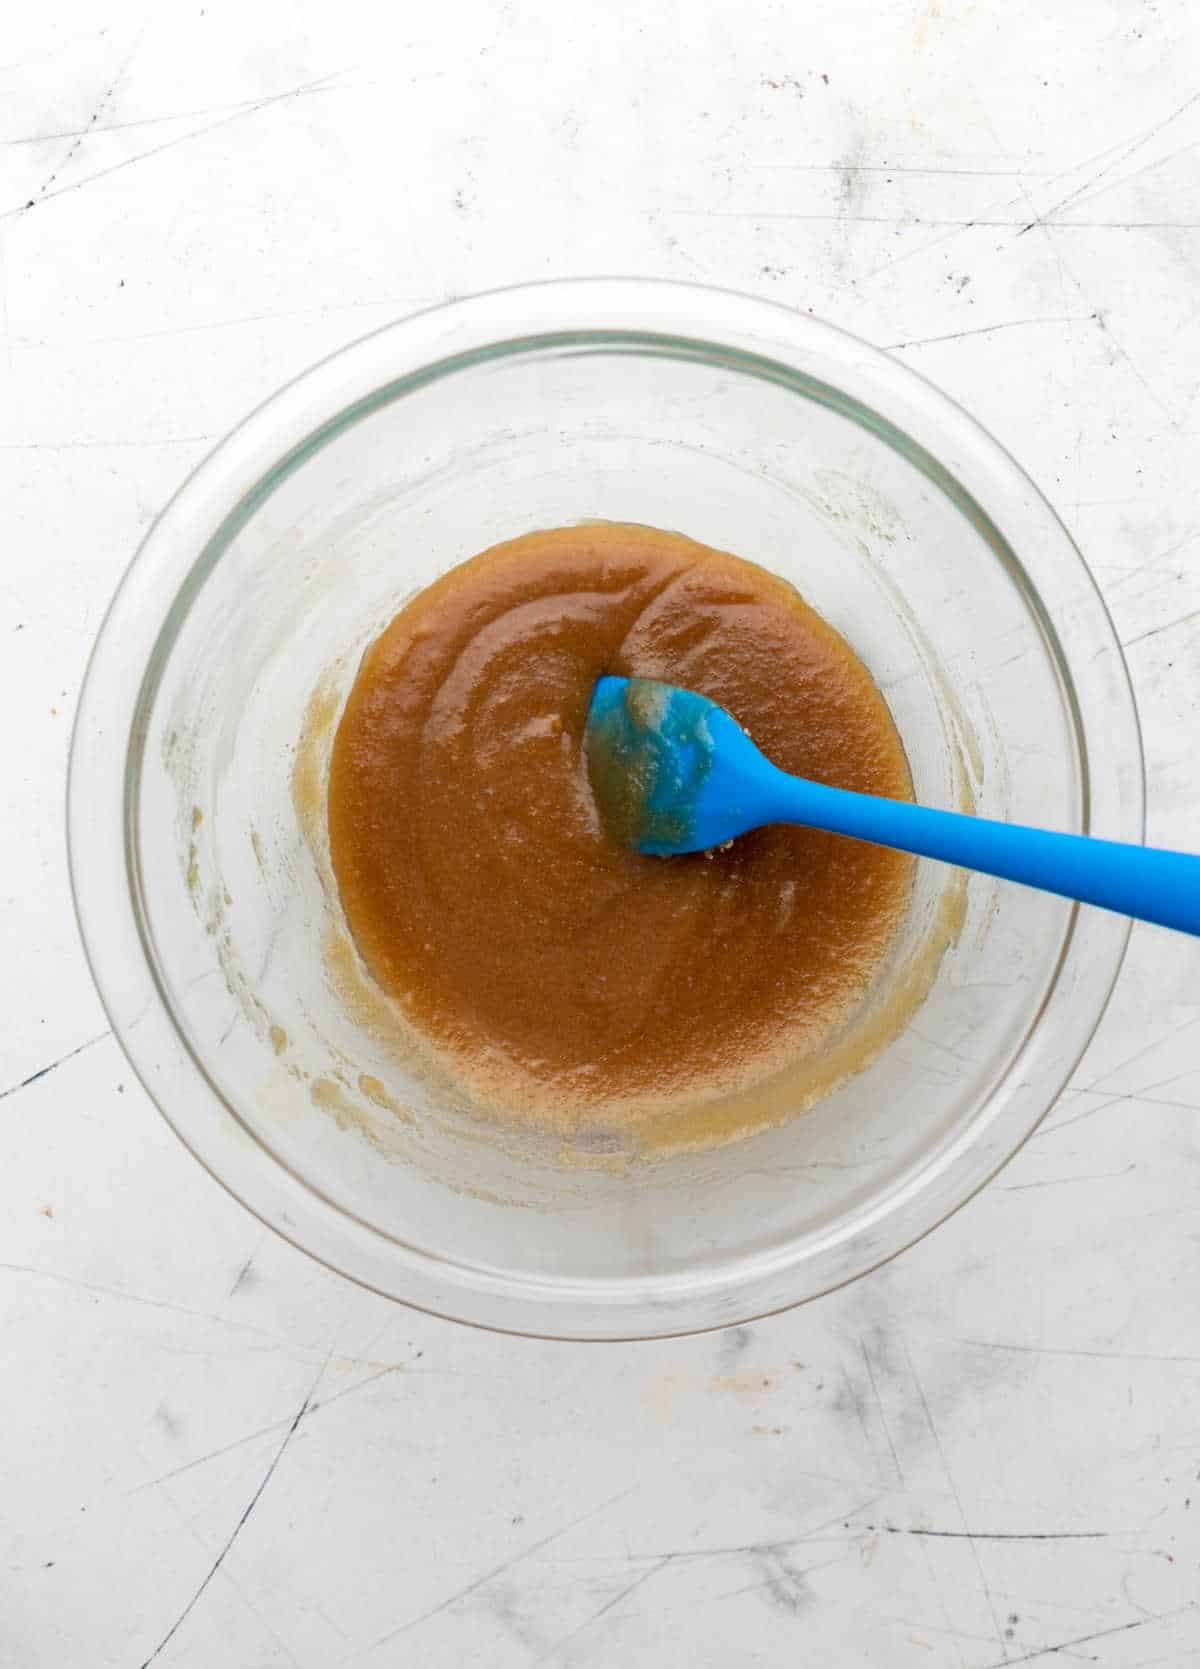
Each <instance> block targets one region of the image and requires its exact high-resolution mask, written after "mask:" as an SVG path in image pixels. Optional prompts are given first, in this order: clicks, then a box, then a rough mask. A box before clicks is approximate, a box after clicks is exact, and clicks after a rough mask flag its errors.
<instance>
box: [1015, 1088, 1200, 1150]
mask: <svg viewBox="0 0 1200 1669" xmlns="http://www.w3.org/2000/svg"><path fill="white" fill-rule="evenodd" d="M1180 1076H1181V1077H1187V1076H1188V1074H1187V1073H1181V1074H1180ZM1170 1081H1171V1080H1170V1079H1168V1080H1167V1082H1168V1083H1169V1082H1170ZM1071 1093H1072V1094H1074V1095H1091V1096H1095V1097H1096V1098H1097V1099H1098V1101H1099V1103H1100V1104H1099V1106H1097V1107H1085V1108H1084V1110H1083V1112H1081V1113H1076V1114H1075V1116H1074V1117H1073V1118H1066V1119H1063V1120H1062V1122H1061V1123H1059V1124H1051V1125H1049V1126H1048V1127H1047V1128H1046V1129H1044V1130H1038V1131H1035V1132H1034V1135H1033V1137H1032V1138H1031V1140H1034V1141H1037V1140H1040V1139H1041V1138H1042V1137H1044V1136H1057V1135H1058V1134H1059V1133H1060V1131H1063V1130H1069V1129H1070V1128H1071V1126H1072V1125H1073V1124H1082V1123H1083V1121H1084V1119H1088V1118H1095V1116H1096V1114H1097V1113H1111V1112H1113V1111H1115V1109H1116V1108H1118V1107H1122V1106H1124V1105H1125V1104H1126V1103H1127V1102H1133V1101H1136V1102H1137V1103H1138V1104H1139V1105H1140V1106H1143V1107H1171V1108H1174V1109H1176V1110H1177V1111H1179V1112H1185V1113H1198V1112H1200V1107H1197V1105H1196V1103H1195V1102H1194V1101H1171V1100H1168V1099H1167V1097H1166V1096H1164V1095H1144V1094H1143V1093H1142V1092H1141V1091H1140V1090H1130V1091H1129V1093H1128V1094H1127V1095H1114V1094H1112V1093H1111V1092H1107V1091H1105V1090H1099V1089H1078V1090H1074V1091H1072V1092H1071Z"/></svg>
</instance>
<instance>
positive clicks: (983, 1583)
mask: <svg viewBox="0 0 1200 1669" xmlns="http://www.w3.org/2000/svg"><path fill="white" fill-rule="evenodd" d="M904 1355H905V1357H906V1359H907V1361H908V1371H909V1373H910V1374H911V1376H912V1382H913V1384H914V1385H915V1386H916V1388H917V1396H918V1397H919V1398H920V1399H921V1407H922V1409H923V1410H924V1413H925V1424H926V1425H927V1426H928V1427H929V1435H930V1436H931V1437H932V1438H933V1444H934V1447H935V1448H936V1450H937V1452H938V1459H939V1460H940V1461H941V1463H942V1471H943V1472H944V1473H945V1474H946V1482H947V1483H948V1484H949V1485H950V1493H951V1495H952V1496H953V1497H954V1505H955V1506H956V1507H957V1508H958V1516H959V1518H960V1519H961V1521H962V1524H963V1529H964V1532H965V1539H966V1541H967V1542H968V1543H969V1544H970V1548H971V1554H972V1557H973V1559H974V1561H975V1569H976V1572H977V1573H978V1576H979V1585H980V1587H981V1588H982V1589H983V1597H984V1599H985V1600H986V1602H987V1608H988V1613H989V1615H990V1617H991V1619H992V1628H993V1629H994V1630H995V1639H996V1642H997V1644H998V1645H999V1646H1000V1650H1001V1652H1002V1653H1003V1654H1004V1656H1003V1661H1004V1662H1007V1661H1008V1648H1007V1646H1005V1645H1004V1643H1003V1642H1004V1634H1003V1631H1002V1629H1001V1627H1000V1619H999V1617H998V1616H997V1614H996V1603H995V1601H994V1600H993V1598H992V1591H991V1589H990V1588H989V1587H988V1580H987V1575H986V1573H985V1571H984V1568H983V1560H982V1559H981V1558H980V1557H979V1548H978V1546H977V1545H976V1538H975V1536H974V1535H973V1534H972V1533H971V1532H970V1531H969V1530H968V1529H967V1515H966V1512H965V1511H964V1509H963V1504H962V1497H961V1495H960V1494H959V1492H958V1484H957V1483H956V1482H955V1479H954V1473H953V1472H952V1471H951V1470H950V1462H949V1460H948V1459H947V1456H946V1450H945V1448H944V1446H943V1444H942V1439H941V1435H940V1433H939V1432H938V1429H937V1426H936V1425H935V1424H934V1421H933V1413H932V1410H931V1409H930V1407H929V1398H928V1397H927V1396H926V1395H925V1387H924V1385H922V1383H921V1376H920V1374H918V1372H917V1368H916V1363H915V1362H914V1361H913V1359H912V1353H911V1352H910V1350H909V1349H908V1346H907V1345H905V1347H904Z"/></svg>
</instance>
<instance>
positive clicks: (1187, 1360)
mask: <svg viewBox="0 0 1200 1669" xmlns="http://www.w3.org/2000/svg"><path fill="white" fill-rule="evenodd" d="M954 1342H955V1344H965V1345H970V1346H973V1347H974V1348H975V1349H977V1350H1017V1351H1021V1352H1022V1353H1023V1354H1025V1355H1028V1356H1066V1357H1074V1356H1085V1357H1088V1358H1089V1359H1090V1360H1092V1361H1098V1362H1171V1363H1174V1364H1175V1365H1176V1366H1179V1367H1192V1366H1195V1365H1196V1364H1197V1363H1200V1356H1186V1355H1176V1356H1172V1355H1169V1354H1167V1353H1166V1352H1165V1351H1153V1350H1087V1349H1082V1348H1081V1349H1073V1348H1072V1347H1071V1346H1070V1345H1043V1344H1010V1343H1009V1342H1008V1341H1007V1340H1005V1339H957V1338H956V1339H955V1341H954Z"/></svg>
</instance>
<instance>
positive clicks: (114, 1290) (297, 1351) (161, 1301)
mask: <svg viewBox="0 0 1200 1669" xmlns="http://www.w3.org/2000/svg"><path fill="white" fill-rule="evenodd" d="M0 1271H4V1272H5V1273H6V1274H10V1275H29V1276H32V1277H33V1278H34V1279H35V1280H41V1281H55V1282H57V1283H58V1285H59V1286H64V1287H73V1288H75V1289H76V1290H77V1291H79V1292H88V1293H92V1294H94V1295H95V1296H96V1297H98V1298H118V1299H121V1300H122V1301H123V1302H124V1303H126V1304H138V1305H140V1306H141V1307H143V1308H144V1309H148V1310H167V1311H169V1312H170V1314H172V1315H182V1316H189V1317H190V1318H191V1319H192V1320H194V1321H208V1322H212V1323H213V1324H214V1325H215V1326H217V1327H226V1328H229V1329H230V1330H231V1331H232V1332H235V1333H248V1334H251V1335H252V1336H253V1337H255V1338H258V1339H265V1340H266V1341H267V1342H268V1343H269V1344H272V1345H274V1346H275V1347H276V1349H279V1350H284V1351H289V1352H291V1353H292V1354H293V1355H296V1356H299V1357H300V1358H301V1360H305V1359H307V1360H308V1361H312V1360H313V1355H314V1352H313V1347H312V1346H311V1345H305V1344H295V1343H293V1342H292V1341H291V1340H290V1339H286V1338H283V1337H282V1336H281V1335H279V1334H277V1333H270V1332H268V1331H267V1329H266V1328H265V1327H255V1326H254V1325H253V1323H251V1322H248V1321H231V1320H230V1318H229V1317H228V1316H224V1315H218V1314H216V1313H215V1312H214V1311H212V1310H196V1309H191V1308H189V1306H188V1305H186V1304H172V1303H171V1302H170V1300H169V1299H166V1298H146V1297H144V1296H143V1295H142V1294H141V1293H138V1292H124V1291H122V1289H121V1288H120V1287H110V1286H103V1285H101V1284H100V1282H98V1281H82V1280H79V1279H78V1277H76V1276H74V1275H63V1274H60V1273H59V1271H58V1270H57V1269H38V1268H36V1267H35V1266H34V1265H32V1264H26V1263H0Z"/></svg>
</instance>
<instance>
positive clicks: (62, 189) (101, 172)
mask: <svg viewBox="0 0 1200 1669" xmlns="http://www.w3.org/2000/svg"><path fill="white" fill-rule="evenodd" d="M342 73H344V72H342V71H340V70H339V71H334V72H333V74H331V75H324V76H321V77H320V78H319V79H318V80H316V81H308V82H305V83H303V84H302V85H301V86H299V87H290V88H288V89H287V91H286V92H282V93H272V94H271V95H270V97H268V98H265V99H259V100H257V101H256V102H255V103H254V104H251V105H248V106H246V107H245V108H244V109H240V110H235V111H234V112H233V113H232V114H231V115H229V116H222V117H221V119H220V120H219V121H216V122H209V123H208V124H207V126H205V127H198V128H193V129H192V131H191V132H190V133H182V134H177V135H176V136H175V138H173V139H164V140H163V142H162V144H161V145H152V146H150V148H149V149H148V150H145V151H139V152H138V153H137V155H136V156H130V157H126V158H125V159H124V160H123V161H122V162H114V163H112V164H111V165H110V166H109V167H108V168H98V169H97V170H96V171H95V173H93V174H85V175H84V177H83V179H81V180H73V181H72V182H71V184H70V185H62V186H59V188H58V190H57V191H46V192H44V194H43V195H42V196H40V197H38V198H36V199H34V200H32V201H31V202H28V203H22V204H20V205H19V206H18V207H17V208H14V209H5V210H4V211H3V212H2V213H0V220H9V219H11V218H12V217H13V216H14V215H18V214H25V213H26V212H27V210H29V209H31V208H41V206H42V204H43V203H52V202H53V201H54V200H55V198H57V197H65V196H66V195H67V193H68V192H71V191H80V190H82V188H83V187H84V186H85V185H91V184H92V183H93V182H94V181H95V180H102V179H105V178H106V177H107V176H108V175H110V174H119V173H120V172H121V170H122V169H124V168H132V167H133V166H134V164H135V163H138V162H147V161H148V160H149V159H150V158H151V157H155V156H162V155H163V154H164V152H166V151H173V150H174V149H175V148H176V146H178V145H186V144H187V143H188V142H189V141H190V140H192V139H203V138H204V137H205V135H206V134H209V133H215V132H216V131H217V129H218V128H223V127H228V126H229V124H230V123H231V122H241V121H245V119H246V118H247V117H248V116H256V115H258V113H259V112H260V111H262V110H268V109H270V107H271V106H272V105H275V104H281V103H283V102H284V100H286V99H294V98H300V97H301V96H303V95H304V94H308V93H315V92H318V91H321V90H323V89H325V88H327V87H328V85H329V83H330V82H333V81H336V80H337V78H338V76H339V75H341V74H342Z"/></svg>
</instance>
